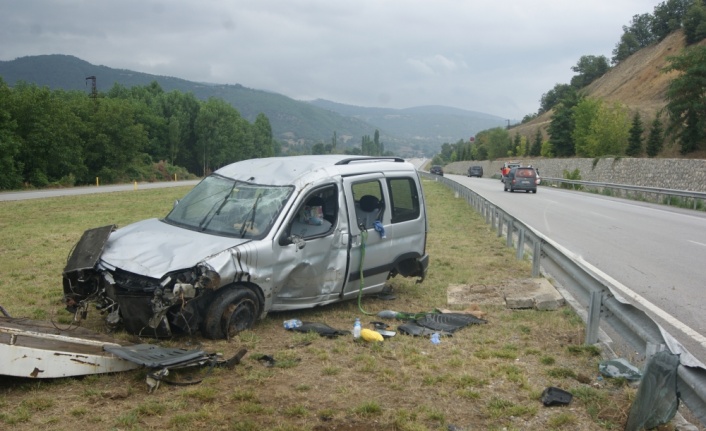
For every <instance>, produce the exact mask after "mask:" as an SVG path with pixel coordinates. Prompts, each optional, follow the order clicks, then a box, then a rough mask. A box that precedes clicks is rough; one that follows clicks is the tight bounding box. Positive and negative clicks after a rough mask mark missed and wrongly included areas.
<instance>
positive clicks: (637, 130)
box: [625, 112, 645, 157]
mask: <svg viewBox="0 0 706 431" xmlns="http://www.w3.org/2000/svg"><path fill="white" fill-rule="evenodd" d="M644 132H645V128H644V127H643V125H642V118H640V113H639V112H636V113H635V115H634V116H633V117H632V126H631V127H630V130H629V132H628V133H629V134H630V137H629V138H628V148H627V149H626V150H625V154H627V155H628V156H631V157H637V156H639V155H640V154H642V134H643V133H644Z"/></svg>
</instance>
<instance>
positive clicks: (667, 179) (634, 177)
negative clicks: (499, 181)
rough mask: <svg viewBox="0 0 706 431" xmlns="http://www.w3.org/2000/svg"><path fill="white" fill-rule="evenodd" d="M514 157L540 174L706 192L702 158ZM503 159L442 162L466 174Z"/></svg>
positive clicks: (496, 167)
mask: <svg viewBox="0 0 706 431" xmlns="http://www.w3.org/2000/svg"><path fill="white" fill-rule="evenodd" d="M507 160H517V161H519V162H520V163H522V165H523V166H526V165H532V166H534V167H535V168H537V169H539V174H540V176H541V177H548V178H564V171H565V170H566V171H569V172H573V171H574V170H575V169H578V170H579V175H580V178H576V179H581V180H582V181H596V182H601V183H612V184H626V185H633V186H641V187H658V188H664V189H674V190H689V191H695V192H706V160H701V159H637V158H627V157H621V158H605V159H579V158H575V159H530V158H527V159H523V158H518V159H507ZM505 161H506V160H494V161H492V162H491V161H487V160H485V161H481V162H477V161H463V162H453V163H449V164H448V165H446V166H444V172H445V173H449V174H459V175H467V174H468V168H469V167H470V166H471V165H480V166H482V167H483V176H484V177H492V176H493V175H498V178H500V177H499V175H500V168H501V167H502V165H503V163H504V162H505Z"/></svg>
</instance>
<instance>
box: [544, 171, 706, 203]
mask: <svg viewBox="0 0 706 431" xmlns="http://www.w3.org/2000/svg"><path fill="white" fill-rule="evenodd" d="M542 183H550V184H558V185H559V186H561V185H562V184H569V185H572V186H574V188H579V187H586V188H588V187H595V188H597V189H599V190H606V189H608V190H620V191H621V192H626V193H627V192H634V193H636V194H640V195H642V196H650V195H654V196H655V197H659V196H676V197H680V198H684V199H691V200H692V202H693V208H694V209H696V208H697V206H698V202H702V203H703V204H706V193H703V192H692V191H688V190H676V189H664V188H660V187H643V186H632V185H628V184H613V183H599V182H596V181H579V180H567V179H565V178H552V177H542ZM655 201H657V199H655ZM669 203H670V202H669V200H667V205H669Z"/></svg>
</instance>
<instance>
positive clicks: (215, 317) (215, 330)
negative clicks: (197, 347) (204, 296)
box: [201, 286, 262, 340]
mask: <svg viewBox="0 0 706 431" xmlns="http://www.w3.org/2000/svg"><path fill="white" fill-rule="evenodd" d="M261 308H262V303H261V302H260V300H259V298H258V296H257V294H256V293H255V292H253V291H252V290H251V289H249V288H247V287H242V286H237V287H236V286H231V287H224V288H222V289H220V290H219V291H218V292H216V295H215V296H214V297H213V299H212V300H211V305H209V307H208V311H207V312H206V318H205V319H204V321H203V322H202V325H201V333H202V334H203V336H204V337H206V338H211V339H214V340H217V339H223V338H230V337H232V336H234V335H236V334H237V333H239V332H240V331H243V330H245V329H249V328H252V327H253V325H255V321H257V318H258V316H259V315H260V310H261Z"/></svg>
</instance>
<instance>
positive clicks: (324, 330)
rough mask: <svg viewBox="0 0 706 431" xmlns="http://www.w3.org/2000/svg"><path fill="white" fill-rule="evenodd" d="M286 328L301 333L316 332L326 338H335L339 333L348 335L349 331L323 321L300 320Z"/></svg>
mask: <svg viewBox="0 0 706 431" xmlns="http://www.w3.org/2000/svg"><path fill="white" fill-rule="evenodd" d="M287 330H289V331H296V332H303V333H307V332H316V333H317V334H319V335H321V336H322V337H327V338H336V337H338V336H339V335H350V331H343V330H341V329H335V328H332V327H330V326H329V325H327V324H325V323H320V322H302V323H301V325H299V326H296V327H292V328H287Z"/></svg>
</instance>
